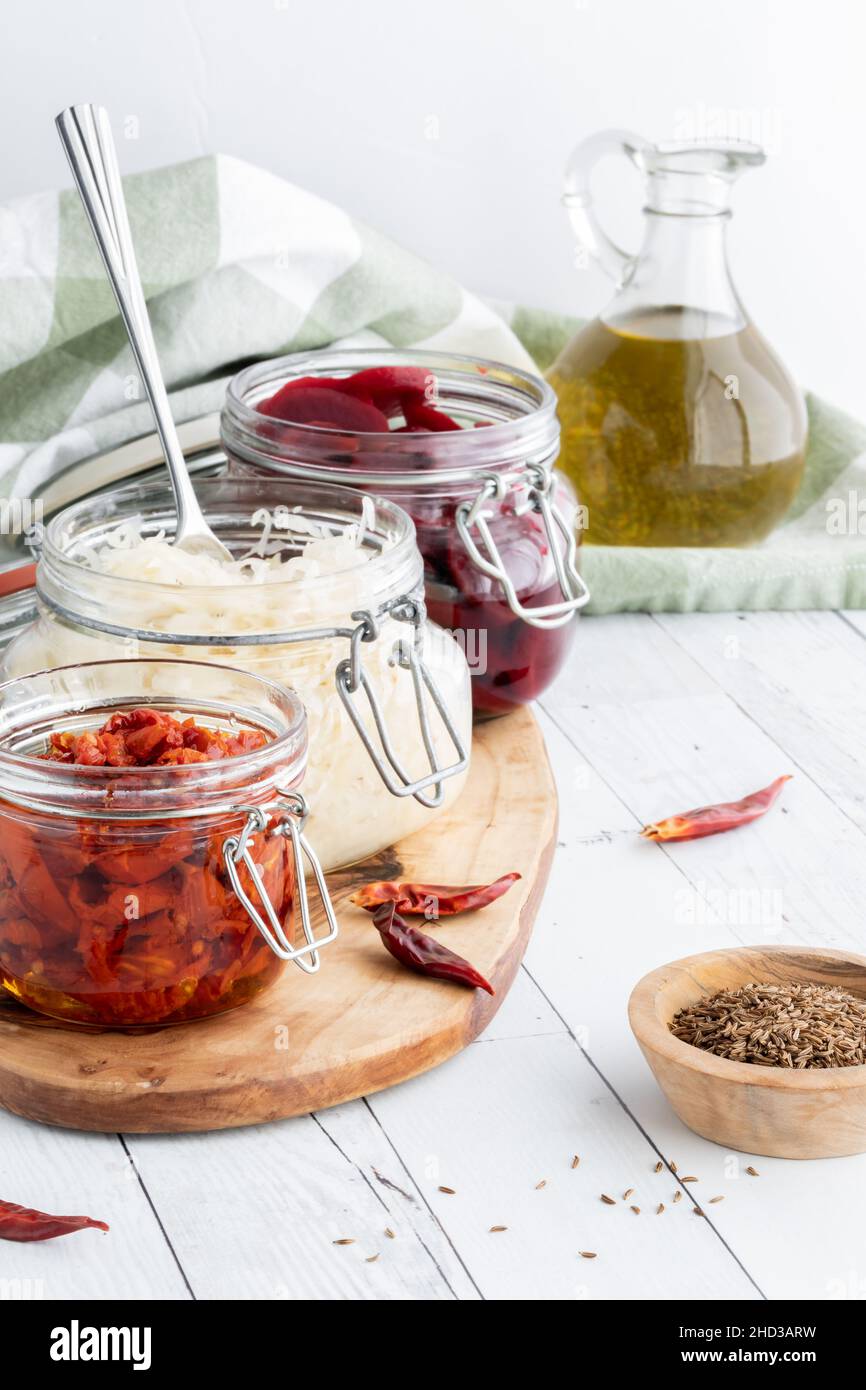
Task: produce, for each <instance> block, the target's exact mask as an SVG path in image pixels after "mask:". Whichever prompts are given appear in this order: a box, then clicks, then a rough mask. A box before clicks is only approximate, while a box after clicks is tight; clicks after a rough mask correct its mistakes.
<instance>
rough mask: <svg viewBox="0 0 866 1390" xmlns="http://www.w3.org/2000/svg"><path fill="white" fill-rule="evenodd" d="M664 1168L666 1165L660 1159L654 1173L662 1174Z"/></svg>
mask: <svg viewBox="0 0 866 1390" xmlns="http://www.w3.org/2000/svg"><path fill="white" fill-rule="evenodd" d="M664 1166H665V1165H664V1164H663V1163H662V1161H661V1159H659V1161H658V1163H657V1164H656V1166H655V1168H653V1172H654V1173H660V1172H661V1170H662V1169H663V1168H664Z"/></svg>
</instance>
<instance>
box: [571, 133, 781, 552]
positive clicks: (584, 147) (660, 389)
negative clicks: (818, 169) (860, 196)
mask: <svg viewBox="0 0 866 1390" xmlns="http://www.w3.org/2000/svg"><path fill="white" fill-rule="evenodd" d="M610 154H622V155H625V156H626V157H627V158H628V160H629V162H630V163H631V164H632V165H633V166H634V167H635V168H637V169H638V171H639V172H640V173H641V174H642V175H643V177H644V180H645V200H644V201H645V206H644V209H643V213H644V237H643V244H642V246H641V248H640V250H639V251H638V253H637V254H636V255H633V256H630V255H627V254H626V253H625V252H624V251H621V250H620V249H619V248H618V247H617V246H615V245H614V244H613V242H612V241H611V240H610V237H609V236H608V235H607V234H606V232H605V231H604V228H603V227H602V226H601V224H600V222H599V220H598V218H597V217H596V214H595V211H594V208H593V203H592V196H591V178H592V173H593V170H594V168H595V165H596V163H597V162H598V160H600V159H601V158H603V157H604V156H607V155H610ZM763 162H764V153H763V151H762V150H761V149H760V148H759V147H758V146H756V145H751V144H748V143H747V142H745V141H738V140H708V141H706V142H704V141H685V142H684V143H679V142H674V143H671V144H662V145H653V144H651V143H650V142H649V141H647V140H643V139H641V137H640V136H637V135H633V134H631V133H630V132H628V131H603V132H600V133H599V134H597V135H593V136H590V138H589V139H587V140H584V141H583V142H582V143H581V144H580V145H578V146H577V148H576V149H575V150H574V151H573V153H572V155H571V158H570V160H569V163H568V166H567V170H566V179H565V196H564V199H563V201H564V203H565V206H566V210H567V212H568V216H569V218H570V220H571V223H572V227H573V229H574V232H575V235H576V237H577V241H578V246H579V249H580V251H581V252H582V253H583V257H584V260H583V263H585V261H586V257H587V256H592V257H593V258H594V259H595V260H596V261H597V262H598V263H599V264H600V266H601V267H602V269H604V270H605V271H606V272H607V273H608V274H609V275H610V276H611V278H612V279H613V281H614V283H615V285H616V292H615V294H614V297H613V299H612V300H611V302H610V303H609V304H608V305H607V307H606V308H605V309H604V310H603V311H602V313H601V314H600V315H599V317H598V318H596V319H594V320H593V321H592V322H591V323H589V324H587V325H586V326H585V327H584V328H582V329H581V330H580V331H579V332H578V333H577V335H576V336H575V337H574V338H573V339H572V340H571V342H569V343H568V344H567V345H566V346H565V347H564V348H563V349H562V351H561V353H560V354H559V357H558V358H557V360H556V361H555V362H554V364H553V365H552V367H551V368H550V371H549V372H548V379H549V381H550V383H551V385H552V386H553V387H554V389H555V391H556V393H557V396H558V398H559V415H560V419H561V420H562V429H563V465H562V466H563V467H564V469H565V471H566V472H567V473H568V474H569V476H570V477H571V478H572V479H573V481H574V483H575V486H576V487H577V488H578V489H579V492H580V497H581V501H582V502H583V503H585V504H586V506H587V509H588V516H589V527H588V531H587V536H586V539H587V540H588V541H592V542H593V543H594V544H599V545H629V546H739V545H751V544H753V543H755V542H757V541H761V540H764V539H765V537H767V536H768V535H769V534H770V532H771V531H772V530H773V528H774V527H775V526H776V525H778V523H779V522H780V521H781V520H782V518H783V517H784V516H785V514H786V512H787V511H788V510H789V508H790V506H791V504H792V502H793V501H794V498H795V497H796V495H797V491H798V489H799V487H800V482H801V480H802V477H803V468H804V465H805V457H806V438H807V419H806V407H805V402H804V400H803V395H802V392H801V391H800V390H799V389H798V387H797V385H796V383H795V382H794V380H793V379H792V377H791V376H790V374H789V372H788V371H787V369H786V368H785V366H784V364H783V363H782V362H781V361H780V359H779V357H778V356H777V354H776V353H775V352H774V350H773V349H772V347H771V346H770V344H769V343H767V342H766V340H765V339H764V338H763V336H762V335H761V334H760V333H759V332H758V330H757V328H756V327H755V325H754V324H753V323H752V322H751V320H750V318H749V316H748V314H747V313H746V310H745V309H744V308H743V305H742V303H741V302H740V299H739V296H738V294H737V291H736V288H735V286H734V283H733V281H732V279H731V275H730V271H729V268H728V259H727V228H728V223H729V221H730V217H731V210H730V207H729V203H730V199H731V194H732V190H733V186H734V184H735V183H736V181H737V179H738V178H739V177H740V176H741V175H742V173H743V172H744V171H746V170H748V169H752V168H757V167H758V166H759V165H761V164H763Z"/></svg>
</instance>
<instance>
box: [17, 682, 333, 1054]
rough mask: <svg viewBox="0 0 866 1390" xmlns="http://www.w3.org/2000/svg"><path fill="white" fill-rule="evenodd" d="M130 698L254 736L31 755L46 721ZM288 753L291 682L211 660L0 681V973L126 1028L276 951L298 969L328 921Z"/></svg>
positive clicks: (294, 713) (49, 1007)
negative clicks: (164, 753)
mask: <svg viewBox="0 0 866 1390" xmlns="http://www.w3.org/2000/svg"><path fill="white" fill-rule="evenodd" d="M142 707H146V708H148V709H151V710H161V711H163V712H165V713H168V714H172V715H179V716H181V717H183V718H186V717H188V716H193V717H194V719H195V721H196V723H197V724H203V725H205V726H206V727H209V728H215V729H225V730H231V731H233V732H236V731H237V730H238V729H243V728H247V729H255V730H258V731H261V732H262V733H264V734H265V735H266V736H267V738H268V741H267V742H266V743H265V744H264V745H263V746H262V747H261V748H258V749H255V750H254V751H251V752H246V753H241V754H239V755H238V756H236V757H227V758H224V759H222V760H221V761H215V762H196V763H190V764H186V765H182V766H177V765H176V766H158V765H154V766H146V767H105V766H86V765H82V764H77V763H76V764H72V763H62V762H53V761H47V760H45V759H43V758H40V756H39V755H40V754H41V753H43V752H44V751H45V749H46V747H47V741H48V739H49V737H50V735H51V734H52V733H54V732H58V733H59V732H65V731H73V732H75V733H83V732H84V731H85V730H88V729H96V728H98V727H99V726H100V725H101V724H103V723H104V722H105V720H106V719H108V718H109V717H110V716H111V715H112V714H113V713H116V712H118V711H128V710H130V709H136V708H142ZM306 752H307V727H306V717H305V714H304V709H303V706H302V705H301V702H300V700H299V699H298V697H297V696H296V695H295V694H294V693H292V692H291V691H289V690H286V689H285V688H284V687H282V686H280V685H277V684H276V683H275V682H273V681H268V680H263V679H260V678H259V677H256V676H251V675H247V674H245V673H244V672H241V671H232V670H228V669H226V668H223V667H220V666H216V665H214V664H209V663H204V662H180V661H159V660H157V661H141V660H130V661H107V662H90V663H85V664H83V665H78V666H67V667H60V668H57V669H54V670H50V671H41V672H39V673H38V674H36V675H32V676H26V677H23V678H19V679H14V680H11V681H8V682H6V683H5V684H3V685H0V984H2V985H3V986H5V988H6V989H8V990H9V991H10V992H11V993H12V994H13V995H14V996H15V997H16V998H17V999H20V1000H21V1001H22V1003H25V1004H27V1005H29V1006H30V1007H31V1008H33V1009H37V1010H39V1012H41V1013H45V1014H49V1015H51V1016H52V1017H56V1018H62V1019H66V1020H69V1021H71V1022H77V1023H88V1024H98V1025H101V1026H104V1027H110V1028H132V1027H142V1026H153V1025H157V1024H168V1023H180V1022H185V1021H186V1020H188V1019H193V1018H205V1017H207V1016H209V1015H211V1014H217V1013H223V1012H225V1011H226V1010H227V1009H233V1008H235V1007H237V1006H238V1005H239V1004H243V1003H246V1002H247V1001H248V1000H249V999H252V998H253V997H254V996H255V995H256V994H258V993H259V991H260V990H262V989H264V988H265V987H266V986H267V985H269V984H270V983H271V982H272V981H273V980H274V979H275V978H276V976H277V975H278V974H279V973H280V971H281V970H282V968H283V963H284V962H285V961H286V960H296V961H297V963H298V964H299V965H301V966H302V967H303V968H304V969H305V970H307V971H312V970H316V969H317V968H318V964H319V957H318V949H319V947H320V946H322V945H325V944H326V943H327V942H328V941H330V940H332V939H333V937H334V936H335V935H336V932H337V926H336V922H335V920H334V916H333V911H332V909H331V906H330V903H329V901H328V898H327V890H326V889H325V887H324V880H323V878H322V874H321V869H320V867H319V865H318V863H317V861H316V859H315V855H313V854H312V851H310V850H309V846H308V845H307V842H306V839H305V837H304V836H303V833H302V828H303V820H304V816H305V803H304V801H303V798H302V797H301V795H300V793H299V792H298V791H297V787H298V785H299V783H300V781H301V779H302V777H303V773H304V768H305V763H306ZM303 852H306V853H307V854H308V856H309V863H310V866H311V868H312V870H313V873H314V874H315V876H316V879H317V882H318V884H319V887H320V889H321V890H322V894H323V901H324V905H325V915H326V920H327V923H328V930H327V932H326V933H325V934H324V935H323V936H321V937H320V938H319V939H318V940H317V939H316V938H315V937H314V934H313V931H312V927H311V924H310V917H309V910H308V906H307V898H306V893H305V891H304V890H303V889H302V885H303V884H304V874H303V863H302V853H303ZM299 870H300V872H299ZM296 903H297V906H298V908H299V912H300V917H301V924H302V927H303V935H304V941H303V942H301V943H300V944H297V943H296V940H295V935H296V933H295V907H296Z"/></svg>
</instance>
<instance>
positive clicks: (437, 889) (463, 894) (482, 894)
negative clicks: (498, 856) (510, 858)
mask: <svg viewBox="0 0 866 1390" xmlns="http://www.w3.org/2000/svg"><path fill="white" fill-rule="evenodd" d="M519 878H520V874H513V873H512V874H503V875H502V877H501V878H498V879H497V880H496V882H495V883H486V884H475V885H471V886H469V887H467V888H446V887H443V886H442V885H441V884H436V883H396V882H394V881H393V880H391V881H381V882H379V883H365V884H364V886H363V888H359V889H358V891H357V893H353V894H352V897H351V901H352V902H353V903H355V904H356V905H357V906H358V907H363V908H366V910H367V911H368V912H375V911H376V909H377V908H378V907H379V906H380V905H381V904H382V903H394V905H395V907H396V909H397V911H398V912H403V913H405V914H406V915H407V916H423V917H426V918H427V919H428V920H432V919H433V918H436V917H454V916H455V915H456V914H457V913H458V912H471V911H472V910H473V908H478V907H486V906H487V904H488V903H492V902H495V901H496V899H497V898H501V897H502V895H503V893H507V892H508V890H509V888H510V887H511V885H512V884H513V883H516V882H517V880H518V879H519Z"/></svg>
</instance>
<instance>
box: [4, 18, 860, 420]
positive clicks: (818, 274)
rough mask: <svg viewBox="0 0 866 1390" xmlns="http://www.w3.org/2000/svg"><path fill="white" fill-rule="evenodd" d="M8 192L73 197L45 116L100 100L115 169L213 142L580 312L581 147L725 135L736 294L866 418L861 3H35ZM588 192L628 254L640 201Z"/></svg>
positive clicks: (11, 47)
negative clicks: (734, 181)
mask: <svg viewBox="0 0 866 1390" xmlns="http://www.w3.org/2000/svg"><path fill="white" fill-rule="evenodd" d="M3 8H4V11H5V16H4V24H3V29H4V32H3V37H2V41H0V53H2V83H0V121H2V127H0V128H2V130H3V134H4V138H3V159H2V164H0V199H3V200H5V199H7V198H10V197H13V196H15V195H18V194H22V193H27V192H32V191H35V190H38V189H42V188H45V187H50V186H53V185H57V184H59V183H68V181H69V180H68V177H67V175H66V170H65V168H64V165H63V159H62V155H61V152H60V149H59V146H58V143H57V138H56V136H55V133H54V129H53V125H52V118H53V116H54V115H55V114H56V112H57V111H58V110H59V109H60V108H61V107H62V106H65V105H68V104H70V103H71V102H73V101H84V100H94V101H100V102H103V103H104V104H105V105H107V106H108V108H109V110H110V111H111V114H112V117H113V119H114V121H115V124H116V127H117V128H120V127H121V123H122V122H123V121H124V120H125V119H126V118H127V117H135V118H136V120H135V122H134V123H133V125H132V128H133V129H134V130H136V132H137V138H134V139H127V140H126V141H124V142H123V143H122V146H121V156H122V162H123V166H124V169H128V170H134V169H142V168H147V167H149V166H152V165H157V164H163V163H168V162H171V161H174V160H178V159H183V158H186V157H189V156H192V155H196V154H200V153H203V152H207V151H214V150H223V151H227V152H230V153H232V154H235V155H239V156H242V157H244V158H246V159H249V160H252V161H254V162H257V163H259V164H261V165H265V166H267V167H269V168H271V169H273V170H275V171H276V172H278V173H280V174H282V175H284V176H285V177H286V178H289V179H292V180H294V181H295V182H297V183H300V184H302V185H305V186H306V187H308V188H310V189H313V190H314V191H315V192H317V193H319V194H322V195H324V196H325V197H328V198H331V199H333V200H334V201H336V202H338V203H340V204H342V205H343V206H344V207H345V208H347V209H348V210H349V211H350V212H352V213H354V214H356V215H357V216H360V217H362V218H364V219H365V220H367V221H368V222H370V223H372V224H374V225H375V226H377V227H379V228H380V229H381V230H383V231H385V232H387V233H389V234H390V235H392V236H394V237H395V238H397V239H398V240H399V241H401V242H403V243H404V244H405V245H406V246H408V247H410V248H411V249H413V250H415V251H417V252H418V253H420V254H421V255H424V256H426V257H427V258H429V259H430V260H432V261H435V262H437V263H438V264H440V265H441V266H443V267H445V268H447V269H448V270H450V271H452V272H453V273H454V274H455V275H457V276H458V277H459V278H460V279H461V280H463V281H464V283H466V284H467V285H469V286H470V287H471V288H473V289H475V290H477V291H479V292H481V293H482V294H488V295H493V296H497V297H499V298H504V299H510V300H518V301H522V302H525V303H534V304H538V305H541V306H543V307H546V308H550V309H558V310H562V311H565V312H572V313H582V314H592V313H593V312H595V311H596V310H597V309H598V308H600V307H601V305H602V304H603V303H604V301H605V299H606V297H607V291H606V287H605V283H604V281H603V279H602V277H601V275H600V274H599V273H598V272H597V271H596V270H594V269H585V270H577V269H575V268H574V265H573V261H572V253H571V247H570V244H569V238H568V232H567V228H566V224H565V220H564V216H563V213H562V209H561V208H560V206H559V193H560V181H561V171H562V167H563V164H564V162H565V159H566V157H567V155H568V152H569V150H570V148H571V146H572V145H573V144H574V143H576V141H577V140H579V139H581V138H583V137H584V136H586V135H588V134H590V133H591V132H593V131H595V130H598V129H601V128H605V127H609V126H624V127H629V128H632V129H634V130H636V131H638V132H639V133H641V134H644V135H646V136H647V137H649V138H651V139H665V138H669V137H670V136H671V135H673V134H682V133H684V132H685V133H690V134H695V135H700V134H702V133H704V132H705V131H706V129H707V128H708V127H709V126H712V127H713V128H714V129H715V130H716V133H718V124H719V121H720V117H721V116H722V114H724V119H723V122H722V123H723V124H724V125H726V126H727V128H728V131H729V133H731V134H735V135H741V136H743V137H748V136H757V138H758V139H760V140H762V141H764V142H765V143H766V144H767V145H768V147H769V150H770V154H771V158H770V161H769V163H768V164H767V166H766V167H765V168H764V169H762V170H759V171H755V172H751V173H748V174H746V175H745V176H744V178H743V181H742V183H741V184H740V186H739V188H738V189H737V191H736V194H735V202H734V207H735V212H736V216H735V219H734V222H733V223H732V227H731V254H732V263H733V268H734V272H735V278H736V281H737V284H738V287H739V289H740V292H741V295H742V297H743V298H744V300H745V303H746V306H747V308H748V309H749V310H750V312H751V313H752V316H753V317H754V319H755V320H756V322H757V323H758V324H759V326H760V327H761V328H762V330H763V331H764V332H765V333H766V334H767V336H768V337H769V338H770V340H771V341H772V342H773V343H774V344H775V346H776V347H777V348H778V350H779V351H780V352H781V353H782V355H783V356H784V357H785V358H786V360H787V361H788V364H789V365H790V367H791V368H792V370H793V371H794V372H795V373H796V375H797V376H798V378H799V379H800V380H801V381H802V382H803V383H804V384H807V385H809V386H811V387H812V388H813V389H814V390H816V391H818V392H820V393H821V394H823V395H824V396H826V397H827V398H828V399H830V400H832V401H834V402H836V403H838V404H840V405H843V406H845V407H846V408H847V409H848V410H850V411H852V412H853V413H856V414H859V415H861V416H864V417H866V399H864V395H866V393H864V391H863V387H862V372H863V364H864V354H863V351H862V346H861V344H862V331H863V329H862V326H863V324H864V323H866V275H864V268H863V259H864V255H863V253H864V247H866V236H864V230H863V228H864V222H866V177H864V135H866V80H864V54H866V6H864V5H863V4H862V3H860V0H823V2H822V3H821V4H814V3H811V2H810V0H723V3H710V2H709V0H653V3H642V2H641V0H534V3H526V0H522V2H521V3H518V2H517V0H437V3H435V4H428V3H423V4H422V3H417V0H362V3H358V2H357V0H356V2H355V3H351V0H327V3H323V2H322V0H318V3H312V2H311V0H310V2H308V0H187V2H186V3H181V2H180V0H27V3H26V4H15V5H12V4H11V3H9V0H6V2H5V4H4V6H3ZM602 175H603V177H602V178H601V179H600V181H599V188H600V195H602V196H603V197H604V200H605V204H606V206H609V207H610V209H611V212H610V216H611V220H612V225H613V227H614V228H615V229H616V230H617V231H618V232H619V233H620V235H621V237H622V238H623V239H625V238H628V237H630V238H631V239H632V240H633V239H634V237H635V236H636V234H637V228H638V221H639V219H638V214H637V212H636V209H637V207H638V199H639V187H638V185H637V182H636V179H635V177H634V176H633V175H632V174H631V173H630V171H629V169H628V168H627V167H623V168H619V167H617V166H616V165H614V164H613V163H612V162H610V161H609V162H608V165H607V166H606V168H605V169H604V170H603V171H602Z"/></svg>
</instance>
